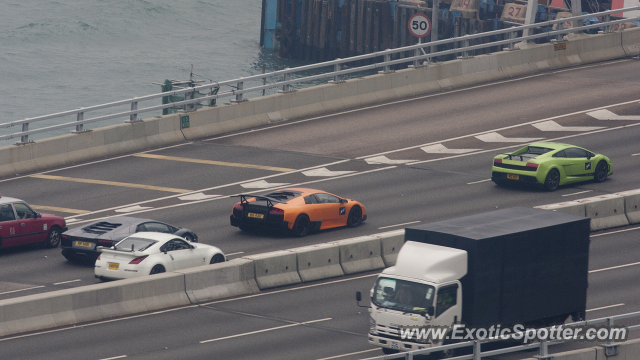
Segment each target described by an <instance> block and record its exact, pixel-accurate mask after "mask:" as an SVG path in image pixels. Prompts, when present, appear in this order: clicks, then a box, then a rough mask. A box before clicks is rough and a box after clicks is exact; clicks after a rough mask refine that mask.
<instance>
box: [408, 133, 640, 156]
mask: <svg viewBox="0 0 640 360" xmlns="http://www.w3.org/2000/svg"><path fill="white" fill-rule="evenodd" d="M635 126H640V123H635V124H628V125H622V126H618V127H612V128H604V129H602V130H596V131H591V132H583V133H579V134H572V135H566V136H560V137H557V138H553V139H547V140H546V141H549V142H554V141H558V140H563V139H571V138H576V137H580V136H585V135H593V134H598V133H601V132H607V131H612V130H620V129H626V128H631V127H635ZM447 141H448V140H447ZM523 145H526V143H522V144H518V145H510V146H504V147H500V148H495V149H489V150H482V151H478V152H475V153H470V154H460V155H452V156H447V157H443V158H439V159H430V160H422V161H416V162H412V163H409V164H407V166H411V165H417V164H424V163H430V162H434V161H443V160H450V159H455V158H459V157H464V156H469V155H478V154H484V153H488V152H496V151H499V150H505V149H514V148H518V147H521V146H523Z"/></svg>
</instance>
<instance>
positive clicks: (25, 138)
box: [20, 123, 29, 144]
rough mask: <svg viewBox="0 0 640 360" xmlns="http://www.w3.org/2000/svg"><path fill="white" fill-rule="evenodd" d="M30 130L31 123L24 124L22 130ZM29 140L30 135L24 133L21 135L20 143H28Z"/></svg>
mask: <svg viewBox="0 0 640 360" xmlns="http://www.w3.org/2000/svg"><path fill="white" fill-rule="evenodd" d="M25 131H29V123H24V124H22V132H25ZM28 142H29V135H22V136H21V137H20V143H22V144H26V143H28Z"/></svg>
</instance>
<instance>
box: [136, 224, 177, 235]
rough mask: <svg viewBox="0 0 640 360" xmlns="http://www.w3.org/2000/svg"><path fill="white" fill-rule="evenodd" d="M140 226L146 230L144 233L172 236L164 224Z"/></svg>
mask: <svg viewBox="0 0 640 360" xmlns="http://www.w3.org/2000/svg"><path fill="white" fill-rule="evenodd" d="M142 225H144V227H145V229H147V230H146V231H151V232H159V233H165V234H173V232H172V231H171V229H170V228H169V226H167V225H166V224H162V223H153V222H150V223H144V224H142Z"/></svg>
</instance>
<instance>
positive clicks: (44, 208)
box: [29, 204, 89, 214]
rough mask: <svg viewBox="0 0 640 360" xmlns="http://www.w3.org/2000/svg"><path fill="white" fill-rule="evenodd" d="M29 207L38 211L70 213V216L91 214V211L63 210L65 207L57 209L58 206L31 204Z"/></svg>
mask: <svg viewBox="0 0 640 360" xmlns="http://www.w3.org/2000/svg"><path fill="white" fill-rule="evenodd" d="M29 205H30V206H31V207H32V208H34V209H36V210H45V211H46V210H48V211H58V212H63V213H69V214H86V213H88V212H89V210H78V209H69V208H63V207H57V206H46V205H32V204H29Z"/></svg>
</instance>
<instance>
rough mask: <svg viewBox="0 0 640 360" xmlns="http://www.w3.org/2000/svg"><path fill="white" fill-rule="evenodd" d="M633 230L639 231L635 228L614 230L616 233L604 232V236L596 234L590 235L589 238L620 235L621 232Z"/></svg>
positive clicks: (639, 228)
mask: <svg viewBox="0 0 640 360" xmlns="http://www.w3.org/2000/svg"><path fill="white" fill-rule="evenodd" d="M633 230H640V227H635V228H631V229H624V230H616V231H611V232H606V233H604V234H596V235H590V236H589V237H592V238H593V237H598V236H604V235H610V234H617V233H621V232H627V231H633Z"/></svg>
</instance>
